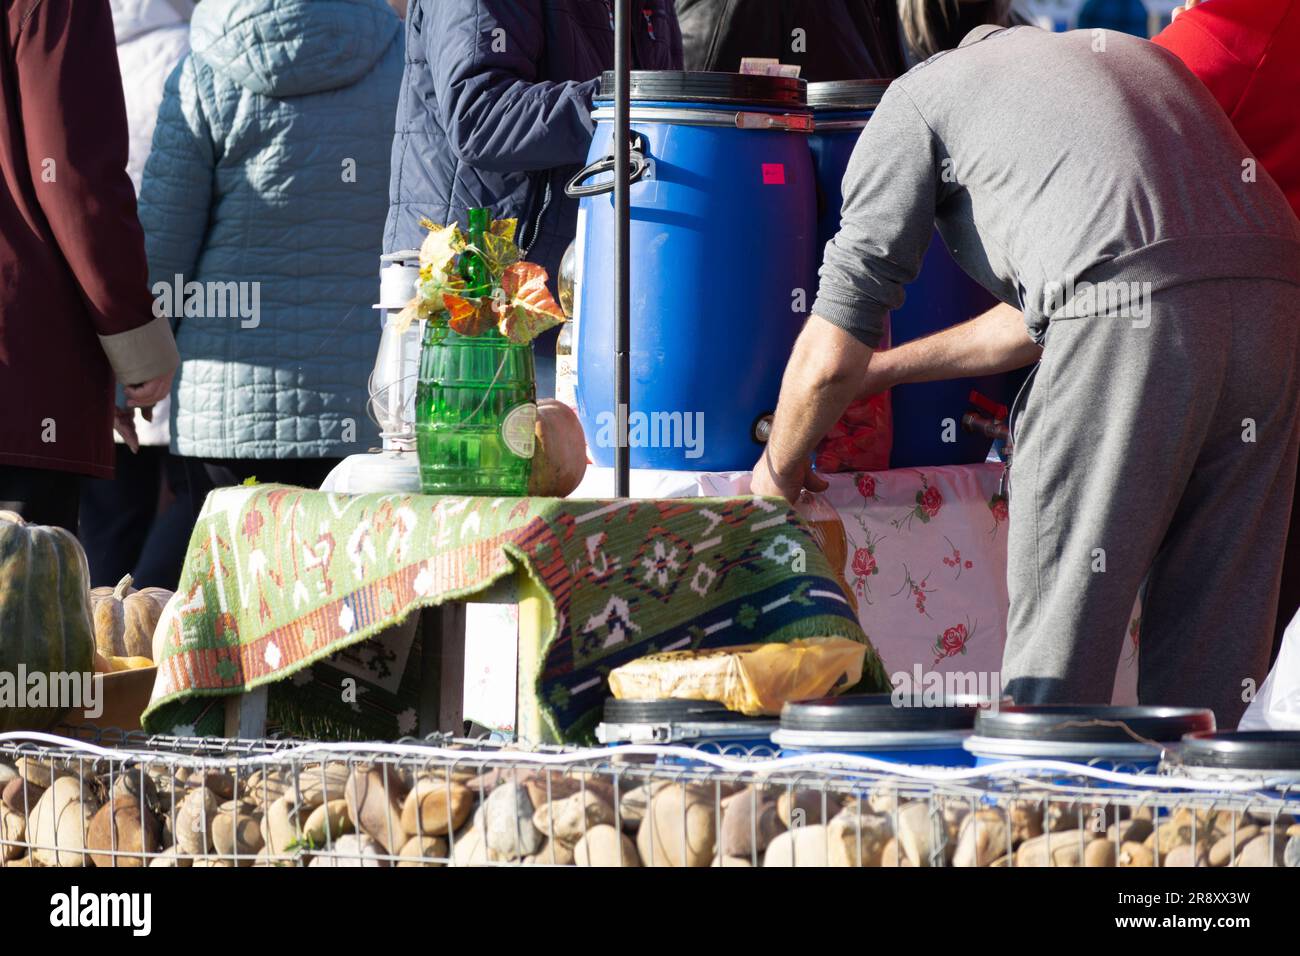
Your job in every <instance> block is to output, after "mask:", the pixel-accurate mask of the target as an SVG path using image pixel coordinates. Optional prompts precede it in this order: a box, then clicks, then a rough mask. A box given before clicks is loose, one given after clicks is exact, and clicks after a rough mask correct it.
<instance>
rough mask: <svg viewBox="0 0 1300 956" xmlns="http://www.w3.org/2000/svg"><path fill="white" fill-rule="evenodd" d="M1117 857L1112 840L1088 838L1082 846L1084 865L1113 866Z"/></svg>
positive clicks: (1117, 853)
mask: <svg viewBox="0 0 1300 956" xmlns="http://www.w3.org/2000/svg"><path fill="white" fill-rule="evenodd" d="M1118 859H1119V850H1118V849H1116V847H1115V841H1114V840H1105V839H1101V840H1090V841H1089V842H1088V845H1087V846H1086V847H1084V848H1083V865H1084V866H1115V865H1116V862H1117V861H1118Z"/></svg>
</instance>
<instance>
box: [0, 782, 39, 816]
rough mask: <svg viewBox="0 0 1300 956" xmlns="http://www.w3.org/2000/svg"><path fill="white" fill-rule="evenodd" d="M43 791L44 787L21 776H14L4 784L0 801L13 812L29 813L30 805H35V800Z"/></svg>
mask: <svg viewBox="0 0 1300 956" xmlns="http://www.w3.org/2000/svg"><path fill="white" fill-rule="evenodd" d="M44 793H45V788H44V787H38V786H37V785H36V784H34V783H29V782H28V781H26V780H24V779H23V778H22V777H14V778H13V779H12V780H10V781H9V782H8V783H7V784H5V788H4V794H3V796H0V801H2V802H3V803H4V805H5V806H6V807H8V808H9V809H10V810H12V811H14V812H15V813H24V814H26V813H31V811H32V807H34V806H36V801H38V800H40V799H41V795H42V794H44Z"/></svg>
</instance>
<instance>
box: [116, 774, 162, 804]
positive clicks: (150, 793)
mask: <svg viewBox="0 0 1300 956" xmlns="http://www.w3.org/2000/svg"><path fill="white" fill-rule="evenodd" d="M112 794H113V799H115V800H118V799H123V798H125V799H128V800H137V801H141V796H142V795H143V800H142V801H141V802H143V803H144V805H145V806H146V807H148V808H149V809H150V810H157V809H158V806H159V798H158V784H157V783H155V782H154V779H153V778H152V777H150V776H149V775H148V774H141V773H140V771H139V770H130V771H127V772H126V773H122V774H119V775H118V776H117V777H116V778H115V779H114V780H113V788H112Z"/></svg>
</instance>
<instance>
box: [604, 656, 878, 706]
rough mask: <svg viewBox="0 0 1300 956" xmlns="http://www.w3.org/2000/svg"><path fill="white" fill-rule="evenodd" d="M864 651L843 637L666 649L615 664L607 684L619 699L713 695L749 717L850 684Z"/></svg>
mask: <svg viewBox="0 0 1300 956" xmlns="http://www.w3.org/2000/svg"><path fill="white" fill-rule="evenodd" d="M866 653H867V646H866V645H865V644H859V643H858V642H857V641H851V640H849V639H848V638H844V637H806V638H800V639H798V640H794V641H790V642H789V643H787V644H744V645H740V646H738V647H716V648H712V649H710V650H701V651H668V652H666V653H663V654H651V655H649V656H648V657H639V658H637V659H636V660H634V661H630V662H628V663H627V664H624V665H623V666H622V667H617V668H615V669H614V670H612V671H611V672H610V674H609V689H610V691H611V692H612V693H613V695H614V696H615V697H616V698H618V699H620V700H662V699H664V698H674V699H677V700H712V701H717V702H718V703H720V704H722V705H723V706H725V707H726V708H727V709H728V710H734V711H736V712H738V713H741V714H748V715H749V716H751V717H755V716H758V715H759V714H767V715H769V716H770V715H775V714H779V713H780V712H781V705H782V704H784V703H785V702H786V701H788V700H808V699H809V698H813V697H825V696H826V695H827V694H830V693H834V692H836V691H839V690H844V689H846V688H849V687H852V686H853V685H854V684H856V683H858V681H860V680H861V679H862V664H863V661H864V660H865V658H866Z"/></svg>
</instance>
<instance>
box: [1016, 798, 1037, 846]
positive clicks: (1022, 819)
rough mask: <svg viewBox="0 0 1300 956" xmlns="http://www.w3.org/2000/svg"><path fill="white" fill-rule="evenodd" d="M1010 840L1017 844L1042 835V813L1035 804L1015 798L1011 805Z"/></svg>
mask: <svg viewBox="0 0 1300 956" xmlns="http://www.w3.org/2000/svg"><path fill="white" fill-rule="evenodd" d="M1010 818H1011V842H1012V843H1013V844H1014V845H1016V846H1019V845H1020V844H1021V843H1024V842H1025V841H1026V840H1032V839H1033V838H1034V837H1036V836H1042V835H1043V814H1042V811H1041V810H1040V809H1039V807H1038V806H1037V805H1036V804H1033V803H1030V802H1028V801H1025V800H1017V801H1016V802H1015V803H1013V804H1012V805H1011V813H1010Z"/></svg>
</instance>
